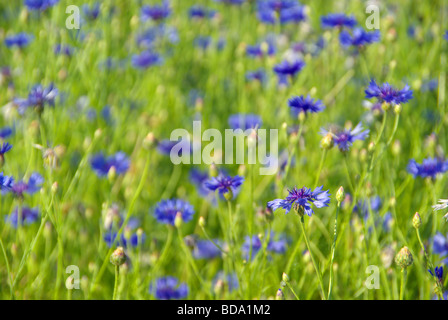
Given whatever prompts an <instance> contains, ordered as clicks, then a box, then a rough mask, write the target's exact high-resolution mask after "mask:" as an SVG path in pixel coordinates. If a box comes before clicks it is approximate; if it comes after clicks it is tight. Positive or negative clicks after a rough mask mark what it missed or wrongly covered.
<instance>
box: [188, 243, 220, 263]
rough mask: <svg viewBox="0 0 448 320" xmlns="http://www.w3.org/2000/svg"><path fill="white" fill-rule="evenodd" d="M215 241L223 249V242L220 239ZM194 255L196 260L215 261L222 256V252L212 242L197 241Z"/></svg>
mask: <svg viewBox="0 0 448 320" xmlns="http://www.w3.org/2000/svg"><path fill="white" fill-rule="evenodd" d="M213 241H214V242H215V243H217V244H218V245H219V246H220V247H222V241H220V240H218V239H214V240H213ZM192 253H193V257H194V258H195V259H213V258H216V257H220V256H221V250H219V248H218V247H217V246H215V244H214V243H213V242H211V241H210V240H198V241H196V243H195V246H194V248H193V252H192Z"/></svg>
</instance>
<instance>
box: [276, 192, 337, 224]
mask: <svg viewBox="0 0 448 320" xmlns="http://www.w3.org/2000/svg"><path fill="white" fill-rule="evenodd" d="M322 189H323V186H320V187H317V188H316V189H314V191H311V189H309V188H307V187H303V188H301V189H297V187H294V188H293V189H291V190H288V196H287V197H286V198H285V199H275V200H272V201H269V202H268V208H270V209H271V210H272V211H275V210H277V209H280V208H281V209H284V210H285V213H289V211H291V209H293V210H295V211H297V212H298V213H299V214H303V213H305V214H306V215H308V216H310V217H311V215H312V214H313V213H314V211H313V209H312V207H311V205H314V206H315V207H316V208H323V207H328V204H329V203H330V193H329V192H328V190H327V191H322Z"/></svg>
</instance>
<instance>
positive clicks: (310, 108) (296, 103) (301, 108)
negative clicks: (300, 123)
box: [288, 95, 325, 116]
mask: <svg viewBox="0 0 448 320" xmlns="http://www.w3.org/2000/svg"><path fill="white" fill-rule="evenodd" d="M288 105H289V107H290V108H291V112H292V113H293V114H294V115H295V116H298V115H299V114H300V113H301V112H303V113H305V114H307V113H318V112H321V111H323V110H324V109H325V106H324V105H323V103H322V101H320V100H317V99H316V100H314V99H312V98H311V97H310V96H309V95H308V96H307V97H304V96H295V97H292V98H290V99H289V100H288Z"/></svg>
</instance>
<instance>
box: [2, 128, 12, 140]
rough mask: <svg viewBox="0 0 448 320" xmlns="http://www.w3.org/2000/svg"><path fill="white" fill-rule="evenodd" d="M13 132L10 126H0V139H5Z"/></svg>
mask: <svg viewBox="0 0 448 320" xmlns="http://www.w3.org/2000/svg"><path fill="white" fill-rule="evenodd" d="M12 134H13V129H12V128H11V127H3V128H0V139H6V138H8V137H10V136H11V135H12Z"/></svg>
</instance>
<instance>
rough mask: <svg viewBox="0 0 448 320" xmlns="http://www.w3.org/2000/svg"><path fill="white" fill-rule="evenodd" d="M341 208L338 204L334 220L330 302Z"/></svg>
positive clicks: (329, 286)
mask: <svg viewBox="0 0 448 320" xmlns="http://www.w3.org/2000/svg"><path fill="white" fill-rule="evenodd" d="M340 207H341V203H340V202H338V204H337V207H336V218H335V219H334V238H333V245H332V246H331V262H330V282H329V284H328V300H330V299H331V289H332V288H333V277H334V271H333V262H334V253H335V251H336V239H337V238H338V232H337V225H338V215H339V209H340Z"/></svg>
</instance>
